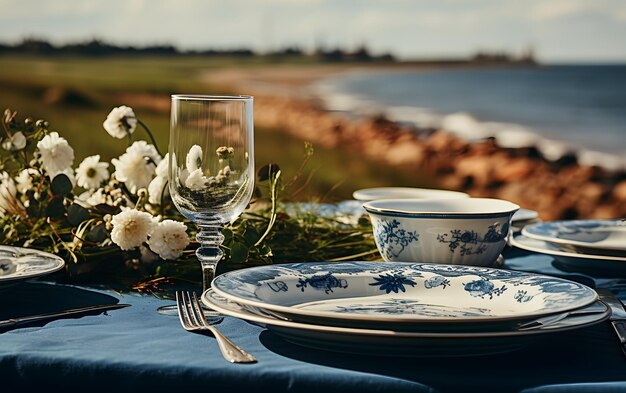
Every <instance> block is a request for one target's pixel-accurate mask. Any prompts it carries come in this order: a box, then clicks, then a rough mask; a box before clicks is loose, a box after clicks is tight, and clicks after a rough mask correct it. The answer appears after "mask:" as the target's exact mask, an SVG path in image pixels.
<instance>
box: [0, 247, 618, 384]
mask: <svg viewBox="0 0 626 393" xmlns="http://www.w3.org/2000/svg"><path fill="white" fill-rule="evenodd" d="M506 264H507V268H510V269H515V270H524V271H532V272H540V273H545V274H553V275H558V276H560V277H564V278H569V279H573V280H576V281H579V282H582V283H584V284H587V285H591V286H597V287H606V288H610V289H613V290H614V291H615V292H617V293H618V294H619V295H620V296H621V297H622V299H626V285H625V284H626V280H624V279H619V278H606V279H593V278H591V277H589V276H586V275H583V274H578V273H567V272H564V271H562V270H560V269H558V268H557V267H555V264H554V263H553V260H552V258H550V257H547V256H543V255H538V254H529V253H525V252H520V251H514V250H509V252H508V254H507V262H506ZM0 298H1V299H2V303H3V304H2V308H0V319H7V318H11V317H17V316H21V315H28V314H34V313H37V312H46V311H51V310H54V309H56V310H62V309H66V308H72V307H80V306H84V305H91V304H107V303H117V302H121V303H128V304H130V305H131V307H127V308H124V309H119V310H113V311H109V312H107V313H103V314H99V315H91V316H84V317H81V318H70V319H60V320H55V321H52V322H48V323H46V324H40V325H39V326H31V327H22V328H16V329H13V330H8V331H5V332H0V386H1V387H2V389H0V391H2V392H18V391H35V389H38V390H39V389H46V390H47V391H50V390H54V391H64V390H65V391H85V392H94V391H110V392H136V391H151V392H161V391H169V392H175V391H192V390H193V391H206V392H240V391H246V392H316V393H320V392H324V393H330V392H343V393H345V392H472V391H484V392H524V393H530V392H533V393H543V392H545V393H549V392H550V393H551V392H559V393H560V392H607V393H608V392H626V357H625V356H624V354H623V353H622V351H621V349H620V347H619V345H618V342H617V339H616V336H615V334H614V332H613V331H612V329H611V326H610V324H609V323H608V322H604V323H601V324H599V325H596V326H592V327H588V328H584V329H579V330H575V331H570V332H563V333H558V334H551V335H547V336H545V337H543V338H539V339H537V340H536V341H535V342H534V343H532V344H531V345H529V346H528V347H526V348H524V349H521V350H518V351H514V352H509V353H506V354H500V355H489V356H468V357H442V358H419V357H416V358H403V357H383V356H363V355H351V354H344V353H334V352H326V351H322V350H315V349H309V348H303V347H299V346H296V345H294V344H290V343H288V342H286V341H283V340H282V339H280V338H279V337H277V336H275V335H274V334H272V333H271V332H269V331H267V330H265V329H263V328H261V327H259V326H256V325H253V324H250V323H247V322H245V321H242V320H238V319H235V318H231V317H226V318H224V321H223V322H222V323H220V324H219V328H220V329H221V330H222V331H223V332H224V333H225V334H227V335H228V336H229V337H230V338H231V339H232V340H233V341H234V342H235V343H237V344H239V345H240V346H241V347H243V348H245V349H246V350H247V351H249V352H250V353H252V354H253V355H255V356H256V357H257V359H258V363H256V364H230V363H228V362H226V361H225V360H224V359H223V358H222V357H221V355H220V352H219V349H218V346H217V343H216V342H215V340H214V339H213V338H212V337H211V336H206V335H200V334H192V333H188V332H185V331H184V330H183V329H182V328H181V327H180V323H179V321H178V318H177V317H175V316H174V317H172V316H163V315H160V314H158V313H157V312H156V309H157V308H158V307H160V306H163V305H166V304H170V303H171V301H168V300H161V299H158V298H156V297H154V296H147V295H137V294H122V295H120V294H116V293H115V292H113V291H108V290H101V289H98V290H96V289H92V288H83V287H74V286H68V285H60V284H55V283H50V282H29V283H24V284H21V285H19V286H16V287H14V288H10V289H7V290H5V291H4V292H0Z"/></svg>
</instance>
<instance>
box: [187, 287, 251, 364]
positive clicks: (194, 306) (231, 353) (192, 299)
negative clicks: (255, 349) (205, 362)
mask: <svg viewBox="0 0 626 393" xmlns="http://www.w3.org/2000/svg"><path fill="white" fill-rule="evenodd" d="M176 305H177V307H178V316H179V318H180V324H181V325H182V326H183V328H184V329H185V330H187V331H189V332H195V331H210V332H211V333H212V334H213V336H214V337H215V339H216V340H217V344H218V345H219V347H220V350H221V351H222V356H224V358H225V359H226V360H228V361H229V362H231V363H255V362H256V358H255V357H254V356H252V355H250V354H249V353H248V352H246V351H244V350H243V349H241V348H239V347H238V346H237V345H236V344H235V343H233V342H232V341H230V340H229V339H228V338H227V337H226V336H224V335H223V334H222V332H220V331H219V330H217V328H216V327H215V326H213V325H211V324H209V323H208V322H207V321H206V319H205V318H204V314H203V313H202V307H201V306H200V302H199V301H198V296H197V295H196V294H195V293H194V294H193V296H192V295H191V293H189V292H179V291H177V292H176Z"/></svg>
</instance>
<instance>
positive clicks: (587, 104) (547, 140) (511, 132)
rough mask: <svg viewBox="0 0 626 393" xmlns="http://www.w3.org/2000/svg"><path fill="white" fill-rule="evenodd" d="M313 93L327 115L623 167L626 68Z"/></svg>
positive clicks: (479, 74)
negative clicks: (371, 118)
mask: <svg viewBox="0 0 626 393" xmlns="http://www.w3.org/2000/svg"><path fill="white" fill-rule="evenodd" d="M317 91H318V93H320V94H321V96H322V97H323V98H324V99H325V102H326V105H327V106H328V107H329V109H331V110H339V111H348V112H351V113H358V114H370V115H371V114H373V113H385V114H386V115H387V116H388V117H389V118H390V119H392V120H396V121H401V122H409V123H412V124H413V125H416V126H418V127H424V128H442V129H445V130H447V131H449V132H452V133H455V134H457V135H459V136H461V137H463V138H464V139H467V140H477V139H483V138H485V137H489V136H494V137H495V138H496V140H497V141H498V143H499V144H500V145H502V146H506V147H519V146H529V145H533V146H537V147H538V148H539V149H540V150H541V151H542V152H543V154H544V155H545V156H546V157H547V158H548V159H557V158H559V157H560V156H561V155H563V154H565V153H567V152H575V153H576V154H577V155H578V158H579V161H580V162H581V163H583V164H593V165H602V166H605V167H607V168H610V169H625V168H626V65H563V66H556V65H555V66H536V67H493V68H484V67H483V68H454V69H451V68H447V69H438V70H435V69H433V70H413V71H396V70H391V71H381V72H370V71H368V72H362V73H351V74H347V75H342V76H338V77H334V78H332V79H326V80H324V81H322V82H321V83H320V84H318V85H317Z"/></svg>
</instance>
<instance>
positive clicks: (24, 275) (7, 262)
mask: <svg viewBox="0 0 626 393" xmlns="http://www.w3.org/2000/svg"><path fill="white" fill-rule="evenodd" d="M63 266H65V261H63V258H61V257H59V256H56V255H53V254H50V253H47V252H43V251H39V250H35V249H31V248H22V247H13V246H2V245H0V285H1V286H5V285H8V284H14V283H16V282H19V281H22V280H28V279H31V278H36V277H41V276H44V275H47V274H50V273H54V272H56V271H58V270H61V269H62V268H63Z"/></svg>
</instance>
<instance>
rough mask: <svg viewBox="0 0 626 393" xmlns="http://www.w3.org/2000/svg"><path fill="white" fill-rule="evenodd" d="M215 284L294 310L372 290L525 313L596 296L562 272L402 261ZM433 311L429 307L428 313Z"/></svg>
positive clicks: (255, 273) (385, 295)
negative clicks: (548, 273) (512, 308)
mask: <svg viewBox="0 0 626 393" xmlns="http://www.w3.org/2000/svg"><path fill="white" fill-rule="evenodd" d="M213 288H214V290H215V291H217V292H218V293H224V294H226V295H227V296H228V297H230V298H231V299H232V300H235V301H237V302H240V301H239V299H241V302H242V303H245V302H246V301H251V302H256V303H257V304H258V303H262V304H263V305H264V307H265V306H267V307H266V308H267V309H269V310H272V307H273V306H276V307H289V308H290V309H291V307H292V306H295V307H308V306H304V304H309V303H315V302H328V301H329V300H332V301H335V300H338V299H345V298H359V297H362V296H371V295H372V289H373V290H374V292H376V293H378V294H379V296H381V299H380V301H381V302H382V301H386V300H388V299H389V298H393V297H394V295H393V294H403V295H402V299H403V300H409V301H411V300H417V301H419V302H420V303H422V304H424V303H432V304H447V307H452V308H454V307H456V304H457V303H456V300H454V299H457V298H458V299H459V300H460V301H463V302H466V303H467V305H468V307H477V308H485V309H494V310H495V307H496V305H495V304H496V303H495V302H494V301H493V299H495V298H498V299H499V301H498V303H497V304H501V303H502V304H505V303H506V302H509V303H508V304H509V305H511V304H519V303H527V302H528V303H530V304H532V305H533V306H532V307H529V308H524V309H521V311H520V312H521V313H527V312H530V313H534V312H539V311H542V312H543V311H545V312H558V311H560V310H563V309H569V308H571V307H574V306H577V307H582V306H585V305H587V304H589V303H591V302H592V301H594V300H595V299H596V297H597V295H596V294H595V292H594V291H593V290H592V289H590V288H588V287H586V286H584V285H581V284H578V283H576V282H573V281H568V280H564V279H560V278H557V277H550V276H542V275H536V274H529V273H524V272H518V271H511V270H505V269H491V268H486V267H476V266H467V265H439V264H421V263H402V262H317V263H297V264H285V265H272V266H267V267H256V268H250V269H244V270H239V271H234V272H229V273H225V274H223V275H221V276H218V277H217V278H216V279H215V280H214V281H213ZM444 290H445V294H446V296H447V294H450V296H452V298H449V299H453V300H451V301H448V300H446V301H443V302H441V303H440V301H441V299H445V297H443V298H441V297H440V296H443V294H442V292H443V291H444ZM431 294H432V295H431ZM424 295H426V296H427V297H426V298H424ZM430 296H433V297H432V298H431V297H430ZM426 299H439V300H438V301H426ZM354 303H355V304H361V303H360V302H359V301H354ZM330 304H332V302H330V303H329V307H330ZM346 304H348V303H343V304H342V306H346ZM368 304H369V303H367V304H366V303H362V305H363V306H367V305H368ZM398 304H400V303H398ZM333 307H334V306H333ZM498 307H501V306H498ZM416 309H417V308H416ZM273 310H274V311H280V310H279V309H278V308H274V309H273ZM303 310H304V308H303ZM433 310H434V308H432V307H430V308H428V312H429V313H430V312H435V311H433ZM525 310H530V311H525ZM282 311H283V312H287V310H285V309H283V310H282ZM335 312H337V311H335ZM424 312H426V311H424ZM501 312H502V311H501ZM445 315H448V314H445V312H444V311H441V316H445Z"/></svg>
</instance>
